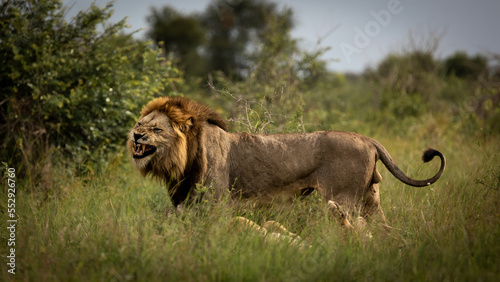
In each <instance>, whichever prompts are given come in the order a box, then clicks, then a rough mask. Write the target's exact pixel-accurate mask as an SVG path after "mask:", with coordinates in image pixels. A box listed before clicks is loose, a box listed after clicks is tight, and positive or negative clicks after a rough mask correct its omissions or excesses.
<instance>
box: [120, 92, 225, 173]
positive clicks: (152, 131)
mask: <svg viewBox="0 0 500 282" xmlns="http://www.w3.org/2000/svg"><path fill="white" fill-rule="evenodd" d="M206 123H212V124H215V125H217V126H219V127H220V128H222V129H224V130H225V128H226V125H225V122H224V121H223V119H222V117H221V116H220V115H219V114H217V113H216V112H215V111H213V110H212V109H210V108H208V107H206V106H204V105H201V104H199V103H196V102H193V101H191V100H189V99H187V98H182V97H174V98H170V97H162V98H157V99H154V100H152V101H151V102H149V103H148V104H147V105H146V107H144V108H143V109H142V111H141V116H140V118H139V120H138V121H137V123H136V125H135V126H134V127H133V128H132V130H131V131H130V134H129V138H128V143H127V147H128V149H129V150H130V153H131V155H132V157H133V163H134V165H135V167H136V168H137V169H139V170H140V172H141V173H142V174H143V175H147V174H152V175H153V176H155V177H158V178H160V179H164V180H170V179H173V180H177V181H180V180H181V179H183V177H184V175H185V173H186V170H189V169H192V168H193V166H194V165H195V163H196V159H197V157H198V156H199V150H200V148H199V146H198V144H199V140H198V138H200V136H201V134H200V133H201V131H202V130H203V127H204V126H205V125H206Z"/></svg>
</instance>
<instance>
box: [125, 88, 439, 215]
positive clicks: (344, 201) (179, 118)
mask: <svg viewBox="0 0 500 282" xmlns="http://www.w3.org/2000/svg"><path fill="white" fill-rule="evenodd" d="M127 146H128V148H129V150H130V152H131V154H132V157H133V163H134V165H135V167H136V168H137V169H139V170H140V172H141V173H142V174H143V175H144V176H146V175H148V174H151V175H153V176H154V177H156V178H159V179H161V180H164V181H165V182H166V183H169V185H168V189H169V194H170V197H171V200H172V202H173V204H174V205H175V206H179V205H181V204H182V203H183V202H184V201H186V200H192V199H194V198H195V196H196V197H201V196H202V195H196V194H197V193H198V192H197V190H196V189H194V188H195V186H196V185H205V186H206V187H210V188H211V189H210V190H212V191H213V195H214V196H215V197H216V198H217V197H220V196H221V195H222V194H223V193H226V192H229V193H231V194H230V195H231V196H232V197H233V198H254V199H256V200H257V201H259V202H263V203H269V202H272V201H274V200H278V199H279V200H282V199H291V198H293V197H295V196H297V195H298V194H304V193H305V192H311V191H312V190H317V191H318V192H319V193H320V194H321V196H322V197H323V198H324V199H325V200H326V201H327V202H328V204H329V206H330V208H332V209H333V210H335V209H336V208H338V204H341V205H345V206H346V207H351V208H356V209H358V210H359V211H360V212H361V215H362V216H363V217H367V216H370V215H372V214H374V213H376V214H378V215H380V216H381V219H382V220H383V221H384V222H385V218H384V214H383V211H382V208H381V206H380V196H379V187H378V183H379V182H380V181H381V180H382V177H381V176H380V174H379V172H378V171H377V167H376V162H377V160H378V159H380V160H381V161H382V162H383V163H384V165H385V166H386V167H387V169H388V170H389V171H390V172H391V173H392V174H393V175H394V176H395V177H396V178H397V179H399V180H400V181H402V182H403V183H405V184H408V185H411V186H415V187H423V186H427V185H430V184H432V183H434V182H436V181H437V180H438V179H439V177H440V176H441V175H442V174H443V171H444V168H445V158H444V156H443V154H441V153H440V152H438V151H436V150H434V149H427V150H426V151H425V152H424V154H423V157H422V159H423V161H424V162H428V161H430V160H432V159H433V158H434V157H435V156H438V157H439V158H440V159H441V167H440V169H439V171H438V172H437V173H436V175H434V176H433V177H432V178H429V179H426V180H415V179H412V178H410V177H408V176H406V175H405V174H404V173H403V172H402V171H401V170H400V169H399V168H398V167H397V166H396V164H395V163H394V161H393V160H392V158H391V156H390V155H389V153H388V152H387V151H386V150H385V148H384V147H383V146H382V145H381V144H380V143H379V142H377V141H375V140H373V139H371V138H368V137H366V136H362V135H359V134H356V133H352V132H339V131H319V132H312V133H297V134H272V135H264V134H248V133H246V132H237V133H230V132H227V131H226V125H225V122H224V121H223V119H222V118H221V116H220V115H218V114H217V113H216V112H215V111H213V110H212V109H210V108H208V107H206V106H204V105H201V104H199V103H196V102H194V101H192V100H189V99H187V98H180V97H175V98H170V97H163V98H157V99H154V100H152V101H151V102H149V103H148V104H147V106H146V107H144V108H143V109H142V111H141V117H140V118H139V121H138V122H137V124H136V125H135V126H134V128H133V129H132V130H131V131H130V134H129V138H128V144H127ZM306 194H307V193H306ZM337 203H338V204H337ZM337 213H338V214H342V213H341V212H340V211H338V210H337ZM342 215H343V214H342ZM343 222H344V224H348V222H347V221H346V219H345V218H344V219H343ZM346 222H347V223H346Z"/></svg>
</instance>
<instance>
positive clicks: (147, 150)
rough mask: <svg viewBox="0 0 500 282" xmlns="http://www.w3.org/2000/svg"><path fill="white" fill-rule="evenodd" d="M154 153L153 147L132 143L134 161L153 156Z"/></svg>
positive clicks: (154, 148)
mask: <svg viewBox="0 0 500 282" xmlns="http://www.w3.org/2000/svg"><path fill="white" fill-rule="evenodd" d="M154 152H156V147H155V146H153V145H147V144H141V143H136V142H134V153H133V158H134V159H142V158H144V157H147V156H149V155H151V154H153V153H154Z"/></svg>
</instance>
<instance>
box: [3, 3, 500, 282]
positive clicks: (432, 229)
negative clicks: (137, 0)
mask: <svg viewBox="0 0 500 282" xmlns="http://www.w3.org/2000/svg"><path fill="white" fill-rule="evenodd" d="M239 2H240V1H238V5H232V4H231V3H232V2H230V1H229V2H226V1H222V0H214V2H213V4H212V5H210V6H209V8H207V10H206V11H204V12H203V13H202V14H194V15H185V14H182V13H180V12H178V11H176V10H175V9H173V8H172V7H164V8H160V9H154V10H152V12H151V16H150V24H151V27H152V28H151V31H150V34H149V36H150V37H151V39H152V42H144V41H140V40H136V39H134V38H133V37H132V35H131V34H125V33H124V32H123V28H124V25H125V24H126V23H125V22H124V21H122V22H119V23H109V22H107V19H108V18H109V17H110V15H111V9H112V5H111V4H110V5H108V6H107V7H105V8H98V7H95V6H93V7H92V8H91V9H89V10H88V11H85V12H80V13H79V14H78V15H77V16H76V17H75V18H73V19H71V20H69V21H68V20H67V19H65V11H66V10H65V9H66V8H65V7H62V6H61V2H60V1H56V0H28V1H24V0H7V1H2V3H1V4H0V17H1V25H0V30H1V33H0V34H1V41H0V88H1V89H0V93H1V94H0V95H1V98H0V108H1V111H0V119H1V122H0V136H2V143H1V147H0V156H1V160H2V166H3V167H4V168H2V182H1V185H2V186H1V194H0V214H1V221H0V230H1V231H0V238H1V240H2V243H1V246H0V254H1V256H2V258H3V260H2V261H3V262H4V263H2V267H0V269H1V277H2V280H4V281H8V280H28V281H29V280H36V281H73V280H85V281H88V280H90V281H93V280H98V281H101V280H118V281H124V280H140V281H150V280H162V281H164V280H167V281H170V280H174V279H175V280H202V281H204V280H231V281H233V280H236V281H240V280H245V281H248V280H270V281H275V280H298V281H300V280H342V281H351V280H356V281H359V280H369V281H373V280H385V281H387V280H438V281H444V280H454V281H457V280H458V281H460V280H464V281H470V280H482V281H498V280H499V279H500V269H499V265H500V244H499V243H498V242H500V227H499V226H500V194H499V193H500V191H499V189H500V159H499V151H500V150H499V149H500V146H499V144H500V106H499V104H500V92H499V88H500V68H499V61H500V55H499V54H495V53H492V54H477V55H474V56H470V55H468V54H466V53H461V52H457V53H456V54H454V55H453V56H451V57H449V58H445V59H438V58H436V56H435V51H436V49H437V47H438V44H439V38H440V37H439V33H435V32H434V33H433V32H428V33H427V34H425V33H420V35H423V36H418V35H419V34H415V33H414V34H410V36H409V38H408V46H407V48H405V49H404V50H402V51H401V52H398V53H394V54H391V55H389V56H388V57H387V58H385V59H384V60H383V61H382V62H381V63H380V64H379V65H378V66H377V67H376V68H374V69H367V70H365V71H364V72H363V73H362V74H343V73H334V72H331V71H329V70H328V69H327V68H326V62H325V61H323V60H322V59H321V54H322V52H324V50H323V49H321V48H318V49H317V50H313V51H307V50H301V49H300V48H299V47H298V39H295V38H292V37H291V36H290V30H291V29H292V28H293V11H291V10H289V9H280V8H279V7H278V6H277V5H276V4H274V3H272V2H269V1H263V0H253V1H243V2H241V3H239ZM181 27H182V28H181ZM180 31H182V32H180ZM165 95H170V96H173V95H184V96H186V97H190V98H192V99H195V100H197V101H200V102H202V103H205V104H207V105H210V106H212V107H214V108H215V109H217V111H219V112H220V113H221V114H222V115H224V116H225V117H227V118H228V119H229V120H230V121H231V122H230V123H229V124H230V130H231V131H237V130H238V131H239V130H243V131H248V132H251V133H276V132H304V131H307V132H309V131H314V130H331V129H334V130H345V131H355V132H358V133H361V134H364V135H367V136H370V137H373V138H375V139H377V140H379V141H380V142H381V143H382V144H384V146H385V147H386V148H387V149H388V151H389V152H390V153H391V154H392V156H393V158H394V159H395V160H396V162H397V164H398V165H399V166H400V167H401V168H402V169H403V170H404V171H405V172H406V173H408V174H409V175H410V176H412V177H414V178H425V177H428V176H429V175H431V174H433V173H434V172H435V171H436V170H437V167H438V164H437V163H434V162H433V163H430V164H425V165H423V164H422V163H421V161H420V160H419V158H420V154H421V152H422V151H423V150H424V149H425V148H426V147H433V148H436V149H438V150H440V151H441V152H443V153H444V155H445V156H446V157H447V161H448V166H447V170H446V172H445V174H444V175H443V177H442V178H441V179H440V180H439V181H438V182H437V183H435V184H434V185H433V186H431V187H428V188H412V187H407V186H405V185H403V184H401V183H400V182H398V181H397V180H396V179H395V178H393V177H392V176H391V175H390V173H389V172H388V171H387V170H386V169H385V168H383V165H381V167H380V171H381V173H382V176H383V178H384V181H383V182H382V185H381V195H382V196H381V197H382V206H383V208H384V210H385V213H386V217H387V219H388V221H389V224H390V225H391V226H392V227H393V230H392V231H391V232H390V233H389V234H388V235H387V234H386V233H385V232H382V231H380V230H379V229H378V228H377V226H376V224H375V225H373V226H372V225H371V224H370V225H369V227H368V230H369V231H370V232H371V233H372V234H373V238H372V239H367V238H366V236H364V235H363V233H360V234H351V233H347V232H346V231H345V230H343V229H342V228H341V227H340V226H338V224H337V223H336V222H335V221H334V220H333V219H332V218H331V217H330V216H329V215H328V212H327V211H326V207H325V205H324V203H323V202H322V201H321V200H320V199H319V197H318V196H317V195H314V194H313V195H312V196H310V197H308V198H306V199H304V200H301V201H299V202H297V203H296V204H295V205H294V206H293V207H290V208H284V207H280V206H276V207H273V208H269V209H253V208H249V207H248V206H247V205H245V204H236V203H231V202H229V201H228V200H224V201H221V202H219V203H201V204H200V205H197V206H194V207H191V208H189V209H186V210H185V211H184V212H183V214H182V215H181V216H175V215H172V212H173V207H172V206H171V203H170V201H169V199H168V196H167V193H166V190H165V188H164V187H162V186H161V185H160V184H159V183H156V182H154V181H152V180H150V179H143V178H142V177H141V176H140V175H139V174H138V173H137V172H135V171H134V170H133V168H132V167H131V165H130V160H129V156H128V155H127V153H126V151H125V149H124V145H125V140H126V135H127V132H128V130H129V129H130V128H131V126H132V125H133V124H134V122H135V120H136V119H137V117H138V113H139V111H140V109H141V107H142V106H143V105H145V103H146V102H147V101H148V100H150V99H152V98H154V97H158V96H165ZM9 167H10V168H14V169H15V170H16V195H15V196H16V214H17V219H18V224H17V228H16V246H15V249H16V252H15V255H16V274H15V275H12V274H10V273H8V272H7V269H8V267H7V266H6V262H7V258H6V256H7V254H9V252H10V248H9V247H8V246H7V245H6V242H7V239H8V238H9V236H10V234H9V232H8V230H7V228H6V227H7V214H8V208H7V201H6V198H7V195H8V191H7V188H8V187H7V177H8V175H7V168H9ZM270 169H279V168H270ZM238 215H242V216H245V217H247V218H249V219H251V220H253V221H255V222H257V223H259V224H262V223H263V222H265V221H267V220H276V221H279V222H280V223H282V224H283V225H285V226H286V227H287V228H288V229H289V230H290V231H292V232H295V233H297V234H299V235H300V236H301V237H302V238H303V239H304V242H306V243H307V244H310V245H311V248H298V247H297V246H294V245H290V244H287V243H286V242H281V243H270V242H266V241H265V240H264V239H263V238H262V237H261V236H260V235H258V234H254V233H252V232H251V231H241V230H238V229H236V228H234V226H232V225H231V224H230V219H231V218H232V217H234V216H238ZM4 242H5V243H4Z"/></svg>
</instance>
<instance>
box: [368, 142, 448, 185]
mask: <svg viewBox="0 0 500 282" xmlns="http://www.w3.org/2000/svg"><path fill="white" fill-rule="evenodd" d="M372 143H373V145H375V147H376V148H377V151H378V155H379V158H380V160H381V161H382V162H383V163H384V165H385V167H387V169H388V170H389V171H390V172H391V173H392V175H394V177H396V178H397V179H399V180H400V181H401V182H403V183H405V184H407V185H410V186H414V187H424V186H428V185H431V184H432V183H434V182H436V181H437V180H438V179H439V178H440V177H441V175H442V174H443V172H444V168H445V166H446V159H445V157H444V156H443V154H441V152H439V151H437V150H434V149H431V148H429V149H427V150H425V151H424V154H423V155H422V160H423V161H424V162H429V161H431V160H432V159H433V158H434V157H435V156H438V157H439V158H440V159H441V167H440V168H439V171H438V172H437V173H436V175H434V176H433V177H431V178H429V179H425V180H416V179H413V178H410V177H408V176H407V175H406V174H405V173H404V172H403V171H401V170H400V169H399V167H397V166H396V164H395V163H394V161H393V160H392V158H391V155H389V153H388V152H387V150H386V149H385V148H384V146H382V144H380V143H379V142H377V141H375V140H373V139H372Z"/></svg>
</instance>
